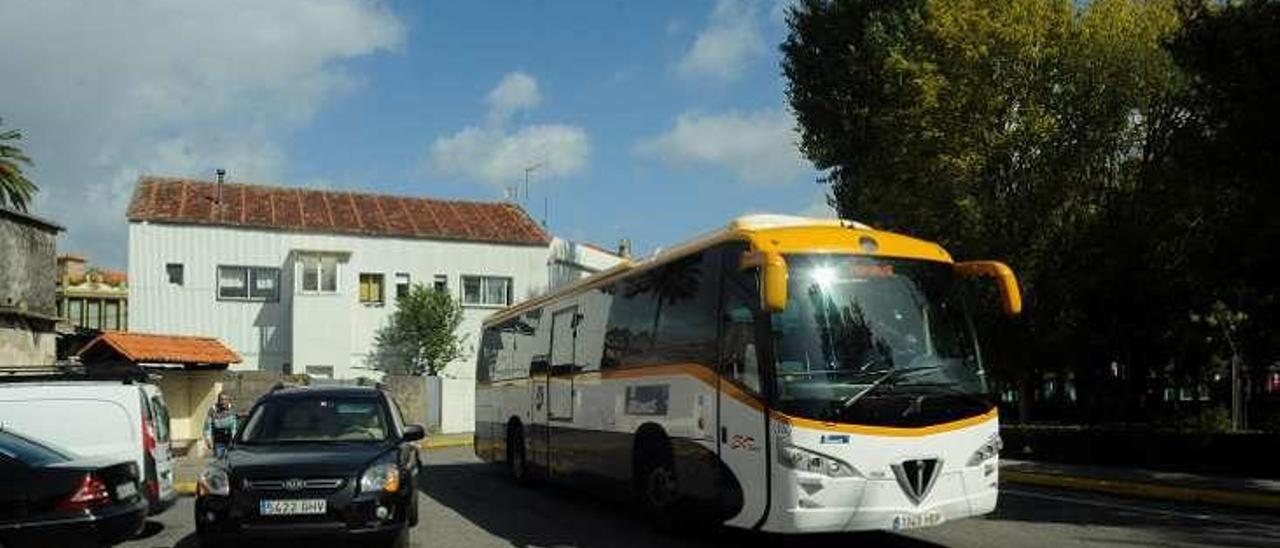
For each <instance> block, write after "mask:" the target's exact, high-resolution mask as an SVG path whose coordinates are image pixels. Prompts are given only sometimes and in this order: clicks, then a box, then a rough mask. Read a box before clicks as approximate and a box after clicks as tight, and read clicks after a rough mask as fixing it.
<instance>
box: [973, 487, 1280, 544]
mask: <svg viewBox="0 0 1280 548" xmlns="http://www.w3.org/2000/svg"><path fill="white" fill-rule="evenodd" d="M1002 487H1003V489H1004V490H1003V491H1002V492H1001V494H1000V505H999V506H998V507H997V508H996V511H995V512H994V513H993V514H991V515H989V516H986V518H985V519H986V520H988V521H996V522H999V521H1008V522H1026V523H1029V524H1030V523H1036V524H1043V523H1059V524H1066V525H1079V526H1083V527H1085V528H1084V529H1082V530H1081V531H1082V532H1081V534H1080V535H1079V536H1078V539H1079V540H1083V541H1089V542H1097V543H1120V542H1122V541H1121V539H1119V538H1112V537H1110V536H1108V532H1107V531H1106V530H1105V529H1102V528H1104V527H1113V528H1123V529H1145V530H1148V531H1149V532H1151V533H1152V534H1153V535H1154V536H1156V537H1158V538H1159V539H1160V542H1156V543H1152V544H1153V545H1160V546H1166V545H1170V544H1180V545H1184V544H1202V545H1209V546H1241V547H1254V546H1256V547H1274V546H1280V523H1278V522H1277V521H1276V520H1275V519H1274V517H1266V516H1256V517H1254V516H1249V515H1248V514H1245V515H1241V514H1240V513H1238V512H1234V511H1232V510H1229V509H1222V508H1210V507H1201V506H1187V505H1175V504H1169V503H1161V502H1156V501H1143V500H1137V499H1123V498H1117V497H1106V496H1096V495H1089V494H1085V493H1072V492H1065V493H1064V492H1056V491H1045V490H1040V489H1031V488H1026V487H1022V486H1017V487H1012V486H1007V485H1006V486H1002ZM1122 543H1123V544H1133V542H1132V541H1131V540H1129V541H1123V542H1122Z"/></svg>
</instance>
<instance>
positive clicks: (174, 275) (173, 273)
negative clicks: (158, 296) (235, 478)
mask: <svg viewBox="0 0 1280 548" xmlns="http://www.w3.org/2000/svg"><path fill="white" fill-rule="evenodd" d="M164 273H165V274H167V275H168V276H169V283H171V284H173V285H182V263H169V264H166V265H164Z"/></svg>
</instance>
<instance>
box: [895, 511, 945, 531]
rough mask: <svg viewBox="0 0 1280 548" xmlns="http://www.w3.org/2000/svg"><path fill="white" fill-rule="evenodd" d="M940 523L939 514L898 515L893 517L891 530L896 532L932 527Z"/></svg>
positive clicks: (940, 515)
mask: <svg viewBox="0 0 1280 548" xmlns="http://www.w3.org/2000/svg"><path fill="white" fill-rule="evenodd" d="M941 523H942V513H941V512H925V513H922V514H898V515H896V516H893V528H894V530H897V531H902V530H905V529H919V528H921V527H933V526H934V525H940V524H941Z"/></svg>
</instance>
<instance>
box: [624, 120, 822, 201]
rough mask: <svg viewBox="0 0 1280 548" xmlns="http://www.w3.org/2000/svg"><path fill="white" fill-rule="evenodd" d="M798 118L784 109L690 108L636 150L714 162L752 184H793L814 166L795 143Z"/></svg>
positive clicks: (675, 159) (665, 157)
mask: <svg viewBox="0 0 1280 548" xmlns="http://www.w3.org/2000/svg"><path fill="white" fill-rule="evenodd" d="M794 126H795V121H794V120H793V119H792V118H791V115H790V114H788V113H787V112H786V111H785V110H782V109H764V110H759V111H756V112H747V113H738V112H729V113H725V114H718V115H706V114H698V113H689V112H686V113H684V114H681V115H680V116H679V117H677V118H676V123H675V126H674V127H672V128H671V130H670V131H668V132H667V133H664V134H662V135H659V136H657V137H654V138H652V139H649V140H647V141H644V142H641V143H640V145H639V146H638V147H637V150H638V151H639V152H640V153H642V154H647V155H652V156H655V157H657V158H660V159H662V160H663V161H665V162H667V163H670V164H694V165H706V166H713V167H717V168H720V169H724V170H727V171H729V172H731V173H733V174H735V175H736V176H737V177H738V178H740V179H742V180H744V181H747V182H753V183H773V184H788V183H793V182H795V181H796V180H797V179H798V178H800V177H801V176H802V175H804V174H806V173H809V172H811V171H813V165H812V164H810V163H809V161H808V160H806V159H804V157H803V156H801V155H800V151H799V150H798V149H797V148H796V142H797V140H798V139H799V136H798V135H797V134H796V132H795V129H794Z"/></svg>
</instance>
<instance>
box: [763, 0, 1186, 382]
mask: <svg viewBox="0 0 1280 548" xmlns="http://www.w3.org/2000/svg"><path fill="white" fill-rule="evenodd" d="M788 24H789V27H790V33H789V35H788V37H787V39H786V41H785V42H784V43H783V44H782V51H783V54H784V60H783V70H784V73H785V74H786V76H787V79H788V90H787V92H788V98H789V101H790V104H791V107H792V109H793V111H794V112H795V113H796V116H797V119H798V121H799V123H800V129H801V148H802V150H803V151H804V153H805V154H806V155H807V156H808V157H809V159H810V160H811V161H813V162H814V163H815V165H816V166H817V167H819V168H820V169H824V170H826V172H827V175H826V182H828V183H830V185H831V187H832V195H833V201H834V205H836V206H837V209H838V210H839V211H840V213H841V214H842V216H844V217H848V218H854V219H858V220H863V221H868V222H870V223H871V224H873V225H875V226H877V227H882V228H886V229H891V230H899V231H903V232H907V233H912V234H916V235H919V236H921V237H924V238H928V239H932V240H936V241H939V242H941V243H942V244H943V245H945V246H947V247H948V248H949V249H950V250H951V251H952V252H953V253H955V254H956V255H957V256H959V257H993V258H999V259H1003V260H1005V261H1007V262H1009V263H1010V265H1011V266H1012V267H1013V268H1014V269H1015V270H1016V271H1017V272H1018V273H1019V276H1020V279H1021V281H1022V284H1023V289H1024V294H1025V300H1026V305H1027V313H1026V314H1024V316H1023V317H1022V318H1020V319H1019V320H1017V321H1016V322H1014V323H989V324H988V325H987V326H986V329H987V330H988V331H991V330H997V329H998V330H999V331H1001V332H1002V336H1000V337H987V340H988V341H991V342H992V344H991V345H989V346H990V347H989V348H988V352H987V354H988V355H989V356H990V357H991V358H992V360H991V362H992V365H993V369H994V370H995V373H996V375H997V376H998V377H1002V378H1005V379H1009V380H1018V381H1022V385H1023V387H1024V389H1025V388H1030V385H1029V382H1028V381H1030V380H1033V379H1036V378H1038V374H1039V373H1040V371H1041V370H1042V369H1043V370H1059V369H1067V368H1076V367H1083V366H1080V365H1079V364H1089V365H1088V367H1091V368H1092V370H1083V371H1081V372H1082V373H1085V374H1097V373H1098V371H1100V370H1102V369H1103V368H1104V367H1105V365H1106V364H1108V363H1109V361H1110V360H1108V359H1107V358H1108V354H1110V353H1113V352H1115V351H1116V348H1114V347H1111V346H1109V345H1108V343H1107V341H1108V340H1110V339H1109V337H1110V334H1113V333H1114V332H1119V331H1124V330H1125V329H1128V328H1131V327H1133V326H1132V325H1126V324H1127V323H1128V322H1132V320H1133V315H1129V316H1123V317H1119V316H1115V315H1114V314H1113V315H1111V316H1107V317H1105V318H1096V317H1091V316H1089V315H1088V314H1086V311H1087V309H1086V308H1084V307H1082V306H1081V305H1080V303H1081V302H1082V301H1085V302H1088V301H1090V299H1095V300H1096V299H1098V298H1099V297H1101V296H1104V295H1106V293H1107V292H1108V290H1114V288H1115V286H1114V285H1108V284H1109V281H1108V278H1106V274H1103V273H1101V272H1102V271H1098V267H1099V265H1097V264H1092V263H1086V262H1084V261H1082V260H1081V256H1082V254H1085V255H1086V256H1087V255H1089V254H1098V253H1099V249H1100V248H1101V247H1103V246H1102V245H1101V244H1103V243H1108V240H1105V239H1104V240H1098V239H1096V238H1097V237H1098V235H1099V229H1098V227H1099V226H1100V224H1101V223H1103V222H1104V220H1107V219H1108V217H1107V216H1105V215H1104V213H1105V212H1108V211H1109V209H1108V208H1109V207H1110V205H1111V204H1112V202H1114V201H1116V200H1117V199H1118V198H1117V197H1118V196H1126V195H1129V194H1132V193H1133V192H1135V191H1136V189H1139V188H1140V187H1141V182H1142V178H1141V177H1140V174H1141V169H1142V166H1143V165H1144V160H1145V158H1146V157H1147V154H1148V151H1147V149H1146V145H1147V143H1148V141H1149V140H1150V138H1151V136H1152V135H1153V134H1155V133H1156V132H1158V131H1160V130H1163V129H1164V127H1163V126H1161V125H1160V124H1159V122H1161V121H1163V120H1165V119H1167V117H1165V116H1163V115H1162V114H1163V112H1164V111H1165V110H1166V109H1168V105H1169V103H1170V101H1171V100H1172V99H1173V98H1175V97H1177V96H1178V90H1179V86H1181V85H1182V81H1181V80H1180V78H1179V73H1178V71H1177V70H1176V67H1175V65H1174V63H1173V60H1172V58H1171V56H1170V55H1169V53H1168V51H1167V50H1165V49H1164V48H1163V47H1162V44H1163V43H1164V42H1165V41H1166V40H1167V39H1168V38H1169V37H1170V36H1171V35H1172V34H1173V33H1174V32H1175V31H1176V30H1177V27H1178V17H1177V11H1176V9H1175V6H1174V4H1173V2H1172V1H1153V2H1138V1H1134V0H1098V1H1095V2H1090V3H1085V4H1081V3H1074V2H1071V1H1070V0H1010V1H1006V2H985V1H982V0H909V1H895V0H803V1H801V2H800V3H799V4H797V5H795V6H793V7H792V8H790V10H789V12H788ZM1116 218H1118V217H1116ZM1108 245H1110V244H1108ZM1102 255H1103V256H1104V257H1107V258H1113V259H1114V258H1115V255H1114V254H1108V253H1102ZM1128 266H1130V265H1129V264H1125V263H1123V261H1122V262H1121V264H1118V265H1116V267H1117V269H1118V270H1121V271H1124V269H1125V268H1127V267H1128ZM1107 274H1110V272H1107ZM1082 280H1087V281H1088V282H1089V283H1082ZM1085 290H1088V291H1089V293H1085ZM1100 319H1105V320H1106V321H1110V322H1112V323H1113V324H1115V325H1114V326H1112V327H1110V328H1108V327H1103V326H1097V325H1095V324H1094V322H1097V321H1099V320H1100ZM993 321H999V320H993ZM1099 332H1101V333H1103V338H1104V339H1106V340H1103V341H1101V342H1099V341H1097V340H1089V339H1090V338H1091V337H1094V336H1095V334H1096V333H1099ZM1135 359H1138V360H1139V361H1143V362H1144V363H1149V362H1151V361H1152V360H1153V359H1147V358H1141V357H1139V358H1135ZM1025 395H1029V394H1027V393H1026V392H1025V390H1024V397H1023V398H1022V400H1023V401H1024V402H1025V401H1028V400H1029V399H1030V398H1029V397H1025Z"/></svg>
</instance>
